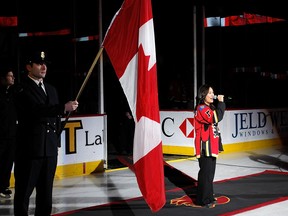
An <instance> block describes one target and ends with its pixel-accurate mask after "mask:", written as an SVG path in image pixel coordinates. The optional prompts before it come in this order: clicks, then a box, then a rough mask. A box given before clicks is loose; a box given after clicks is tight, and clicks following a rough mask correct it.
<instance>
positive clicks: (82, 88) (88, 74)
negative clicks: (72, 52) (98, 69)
mask: <svg viewBox="0 0 288 216" xmlns="http://www.w3.org/2000/svg"><path fill="white" fill-rule="evenodd" d="M103 49H104V47H103V46H102V47H100V49H99V51H98V53H97V55H96V57H95V59H94V61H93V63H92V65H91V66H90V69H89V71H88V73H87V75H86V77H85V79H84V81H83V83H82V85H81V88H80V89H79V91H78V94H77V96H76V98H75V101H78V99H79V97H80V95H81V94H82V92H83V90H84V88H85V86H86V84H87V82H88V80H89V78H90V76H91V74H92V72H93V69H94V67H95V65H96V63H97V61H98V59H99V57H100V56H101V54H102V52H103ZM70 115H71V111H70V112H69V113H68V114H67V115H66V118H65V121H64V122H63V124H62V128H61V130H60V134H61V132H62V131H63V129H64V127H65V125H66V123H67V121H68V119H69V117H70Z"/></svg>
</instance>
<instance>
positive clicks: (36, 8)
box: [0, 0, 288, 114]
mask: <svg viewBox="0 0 288 216" xmlns="http://www.w3.org/2000/svg"><path fill="white" fill-rule="evenodd" d="M122 2H123V0H103V1H102V8H103V9H102V20H103V35H104V34H105V32H106V30H107V27H108V25H109V24H110V22H111V20H112V18H113V16H114V14H115V13H116V11H117V10H118V9H119V8H120V7H121V4H122ZM194 6H196V10H197V13H199V12H200V14H201V13H202V15H201V16H203V17H210V16H222V17H225V16H230V15H241V14H243V13H244V12H246V13H256V14H259V15H263V16H273V17H277V18H283V19H286V16H287V15H286V13H287V12H286V11H285V7H284V5H283V3H282V2H281V1H278V0H275V1H273V2H264V3H263V1H260V0H254V1H252V0H250V1H248V0H242V1H240V0H238V1H236V0H230V1H226V0H225V1H209V0H207V1H201V0H198V1H187V0H179V1H176V2H175V1H161V0H152V7H153V16H154V28H155V40H156V54H157V71H158V86H159V102H160V109H162V110H165V109H193V97H194V92H193V91H194V65H195V64H196V63H197V65H200V66H198V68H197V74H198V77H201V73H202V71H203V70H204V71H205V82H206V83H209V84H211V85H212V86H213V87H214V91H215V93H216V94H220V93H221V94H225V95H226V96H231V97H232V100H229V101H227V105H228V108H270V107H287V105H286V104H287V102H286V100H285V99H283V98H285V97H284V95H285V91H286V88H285V87H286V86H287V71H288V62H287V57H288V56H287V46H288V42H287V38H288V37H287V36H288V32H287V31H288V24H287V22H286V21H283V22H277V23H264V24H250V25H244V26H230V27H209V28H205V30H204V31H205V41H204V42H205V50H204V49H202V47H201V44H202V41H201V39H200V40H199V41H198V43H197V49H198V50H199V51H198V56H202V55H203V54H204V57H203V58H202V59H201V58H200V57H199V58H198V59H199V60H198V61H199V62H194V49H196V47H194V44H193V39H194V36H193V19H194V18H193V7H194ZM203 11H204V13H203ZM1 16H2V17H5V16H7V17H9V16H17V17H18V25H17V26H13V27H7V26H6V27H1V26H0V64H3V63H5V64H12V65H13V66H14V68H15V71H16V76H17V79H18V80H21V76H22V75H24V67H23V60H24V57H25V54H26V52H27V51H30V50H31V49H39V47H41V48H43V49H44V50H46V51H47V53H48V54H47V56H48V59H49V60H50V61H51V65H49V68H48V74H47V80H48V81H49V82H51V83H53V84H54V85H56V87H57V88H58V90H59V93H60V96H61V98H62V100H63V101H64V100H65V101H66V100H70V99H74V98H75V97H76V95H77V93H78V91H79V89H80V87H81V85H82V82H83V80H84V78H85V76H86V74H87V72H88V70H89V68H90V66H91V64H92V62H93V60H94V58H95V56H96V54H97V52H98V50H99V41H98V40H91V41H84V42H75V41H73V39H75V38H79V37H83V36H88V35H90V36H91V35H98V34H99V28H98V26H99V23H98V22H99V21H98V20H99V10H98V1H91V0H81V1H80V0H61V1H59V0H58V1H56V0H49V1H46V0H45V1H32V0H11V1H7V2H6V3H5V5H4V6H3V5H1V7H0V17H1ZM287 18H288V17H287ZM200 19H202V18H201V17H200V18H199V20H200ZM198 23H199V24H198V27H199V26H200V25H201V22H198ZM61 29H69V30H70V31H71V33H70V34H67V35H52V36H31V37H18V34H19V33H33V32H47V31H57V30H61ZM198 34H199V33H198ZM197 36H198V35H197ZM200 37H201V36H199V38H200ZM103 61H104V101H105V112H106V113H114V111H115V110H117V108H119V107H117V105H119V104H120V103H121V101H120V99H119V98H123V95H122V94H123V93H122V89H121V87H120V84H119V82H118V80H117V78H116V76H115V73H114V71H113V68H112V66H111V64H110V62H109V59H108V58H107V56H106V54H105V52H104V53H103ZM202 62H204V68H203V66H202V65H201V64H202ZM243 68H244V69H243ZM242 69H243V70H242ZM244 70H245V71H244ZM98 71H99V68H98V65H97V66H96V67H95V69H94V71H93V74H92V76H91V77H90V79H89V82H88V83H87V86H86V87H85V89H84V91H83V93H82V95H81V97H80V98H79V102H80V104H81V106H80V107H79V110H78V112H79V114H97V113H99V108H98V107H99V104H98V94H99V89H98V80H99V77H98ZM239 71H242V72H239ZM263 72H265V73H268V74H270V75H269V76H263ZM273 74H281V75H282V76H283V77H284V78H283V79H275V78H272V76H271V75H273ZM201 82H202V81H201V80H198V85H200V84H201ZM173 86H178V87H179V86H180V90H181V91H180V93H178V94H180V95H181V98H180V101H179V102H175V101H173V100H172V99H171V97H172V96H175V95H174V93H172V92H171V91H170V89H171V87H173ZM172 94H173V95H172Z"/></svg>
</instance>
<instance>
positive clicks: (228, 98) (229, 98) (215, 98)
mask: <svg viewBox="0 0 288 216" xmlns="http://www.w3.org/2000/svg"><path fill="white" fill-rule="evenodd" d="M213 99H214V100H217V99H218V95H214V97H213ZM225 99H226V100H232V97H229V96H228V97H227V98H226V97H225V96H224V100H225Z"/></svg>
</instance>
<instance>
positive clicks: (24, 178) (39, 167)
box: [14, 156, 57, 216]
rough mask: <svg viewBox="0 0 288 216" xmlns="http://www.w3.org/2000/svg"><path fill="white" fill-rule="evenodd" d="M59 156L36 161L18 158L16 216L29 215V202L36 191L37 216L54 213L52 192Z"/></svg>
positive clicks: (16, 168) (16, 169) (16, 162)
mask: <svg viewBox="0 0 288 216" xmlns="http://www.w3.org/2000/svg"><path fill="white" fill-rule="evenodd" d="M56 167H57V156H53V157H40V158H35V159H25V158H20V159H19V158H18V159H17V158H16V160H15V169H14V175H15V195H14V215H15V216H28V215H29V212H28V211H29V200H30V196H31V194H32V192H33V190H34V189H36V201H35V202H36V203H35V204H36V208H35V216H50V215H51V211H52V191H53V181H54V176H55V171H56Z"/></svg>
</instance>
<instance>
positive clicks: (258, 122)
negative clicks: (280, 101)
mask: <svg viewBox="0 0 288 216" xmlns="http://www.w3.org/2000/svg"><path fill="white" fill-rule="evenodd" d="M287 113H288V112H287V111H275V112H269V114H266V113H264V112H249V113H235V114H234V122H235V131H234V133H232V137H233V138H236V137H238V136H242V137H247V136H258V135H264V134H273V133H274V129H276V130H277V132H278V133H280V132H281V130H282V129H283V128H284V127H287ZM268 117H269V119H268ZM268 120H271V126H272V127H269V126H267V122H268ZM266 126H267V127H266Z"/></svg>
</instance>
